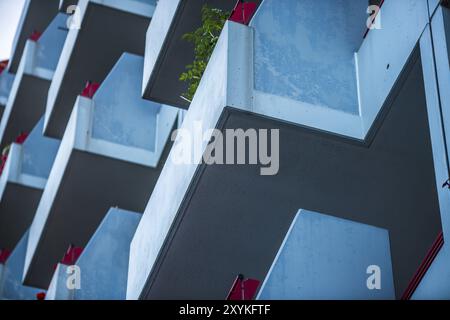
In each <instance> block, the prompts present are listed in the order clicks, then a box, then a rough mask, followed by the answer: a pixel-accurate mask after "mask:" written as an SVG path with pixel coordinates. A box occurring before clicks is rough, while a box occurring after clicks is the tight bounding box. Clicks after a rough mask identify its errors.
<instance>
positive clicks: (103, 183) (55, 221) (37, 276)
mask: <svg viewBox="0 0 450 320" xmlns="http://www.w3.org/2000/svg"><path fill="white" fill-rule="evenodd" d="M142 67H143V58H142V57H139V56H136V55H132V54H124V55H123V56H122V57H121V58H120V60H119V61H118V62H117V65H116V66H115V67H114V68H113V70H112V71H111V73H110V75H109V76H108V77H107V78H106V80H105V81H104V83H103V84H102V86H101V87H100V88H99V89H98V91H97V92H96V94H95V95H94V97H93V98H92V99H89V98H86V97H81V96H80V97H79V98H78V100H77V101H76V104H75V107H74V110H73V112H72V115H71V117H70V121H69V124H68V127H67V129H66V133H65V134H64V138H63V140H62V143H61V147H60V149H59V151H58V154H57V157H56V160H55V164H54V166H53V168H52V171H51V173H50V177H49V182H48V184H47V186H46V188H45V190H44V193H43V196H42V199H41V201H40V203H39V206H38V209H37V211H36V215H35V217H34V221H33V223H32V226H31V230H30V238H29V243H28V252H27V259H26V264H25V274H24V279H25V281H26V282H27V283H34V285H35V286H38V287H41V288H46V287H48V284H49V282H50V278H51V274H52V270H51V266H52V265H53V264H54V263H55V262H56V261H57V260H58V258H59V257H60V256H61V255H62V254H63V252H64V250H66V249H67V247H69V245H70V244H74V245H76V246H79V247H84V246H85V245H86V244H87V242H88V240H89V239H90V238H91V236H92V234H93V233H94V232H95V230H96V229H97V227H98V225H99V224H100V222H101V221H102V219H103V217H104V215H105V213H106V212H107V210H108V209H109V208H110V207H111V206H118V207H120V208H124V209H126V210H131V211H135V212H143V210H144V208H145V204H146V203H147V202H148V199H149V197H150V194H151V192H152V189H153V186H154V184H155V183H156V180H157V178H158V177H159V174H160V171H161V168H162V166H163V163H164V161H165V158H166V157H167V153H168V150H169V143H168V141H169V136H170V133H171V131H172V129H173V128H174V126H175V123H176V118H177V113H178V109H176V108H173V107H170V106H165V105H159V104H156V103H152V102H150V101H146V100H143V99H142V98H141V97H140V87H141V81H142ZM42 252H46V254H44V255H43V254H42Z"/></svg>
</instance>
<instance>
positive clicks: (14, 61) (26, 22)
mask: <svg viewBox="0 0 450 320" xmlns="http://www.w3.org/2000/svg"><path fill="white" fill-rule="evenodd" d="M59 5H60V0H26V1H25V4H24V8H23V11H22V15H21V17H20V20H19V25H18V28H17V32H16V34H15V37H14V41H13V48H12V53H11V61H10V64H9V66H8V71H9V72H11V73H13V74H16V73H17V70H18V69H19V64H20V62H21V59H22V56H23V52H24V50H25V46H26V43H27V39H28V38H29V37H30V36H31V35H32V34H33V33H34V32H36V31H37V32H43V31H44V30H45V29H46V28H47V26H48V25H49V24H50V22H51V21H52V20H53V19H54V17H55V16H56V15H57V13H58V10H59Z"/></svg>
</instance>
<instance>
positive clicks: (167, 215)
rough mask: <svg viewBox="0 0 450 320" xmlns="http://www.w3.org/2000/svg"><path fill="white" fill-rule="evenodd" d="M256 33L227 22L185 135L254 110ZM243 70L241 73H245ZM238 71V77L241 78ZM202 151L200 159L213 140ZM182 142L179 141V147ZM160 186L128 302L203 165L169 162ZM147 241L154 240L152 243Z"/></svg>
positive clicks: (146, 220)
mask: <svg viewBox="0 0 450 320" xmlns="http://www.w3.org/2000/svg"><path fill="white" fill-rule="evenodd" d="M252 37H253V33H252V31H251V29H250V28H248V27H245V26H243V25H239V24H237V23H232V22H228V23H227V24H226V25H225V27H224V29H223V31H222V35H221V37H220V39H219V41H218V43H217V45H216V48H215V50H214V53H213V55H212V57H211V59H210V61H209V64H208V66H207V68H206V71H205V73H204V75H203V78H202V80H201V82H200V85H199V88H198V90H197V93H196V95H195V97H194V100H193V101H192V104H191V107H190V110H189V112H187V114H186V116H185V119H184V121H183V124H182V127H181V129H182V130H183V129H185V130H188V132H195V131H194V130H195V129H194V123H195V122H196V121H200V122H201V123H202V125H203V127H204V128H214V127H215V125H216V123H217V122H218V120H219V117H220V115H221V113H222V111H223V109H224V108H225V107H226V106H232V107H236V108H241V109H245V108H247V107H248V106H250V105H251V93H250V90H249V89H250V88H251V85H252V83H251V79H250V77H248V75H249V70H247V69H246V68H248V67H251V65H252V64H251V63H250V61H251V56H250V55H248V53H249V50H250V43H251V39H252ZM241 68H242V69H241ZM238 70H239V72H238ZM204 138H205V139H204V141H203V145H202V146H199V148H200V150H201V151H202V152H201V153H199V154H198V155H197V156H199V157H200V156H201V155H202V154H203V151H204V149H205V147H206V145H207V142H208V140H209V138H210V137H204ZM176 143H177V140H175V144H176ZM173 152H174V151H173V150H172V151H171V153H170V154H169V158H168V161H167V162H166V165H165V167H164V169H163V171H162V172H161V176H160V178H159V180H158V182H157V183H156V186H155V190H154V192H153V193H152V196H151V198H150V201H149V203H148V204H147V207H146V209H145V213H144V217H143V219H141V222H140V224H139V227H138V229H137V230H136V234H135V236H134V238H133V241H132V243H131V250H130V272H129V274H128V283H127V286H128V289H127V299H132V300H134V299H137V298H138V297H139V296H140V294H141V291H142V289H143V287H144V284H145V282H146V278H147V276H148V275H149V274H150V271H151V269H152V267H153V263H154V262H155V261H156V258H157V256H158V253H159V250H160V249H161V247H162V245H163V242H164V239H165V237H166V235H167V233H168V231H169V229H170V227H171V225H172V222H173V220H174V218H175V215H176V213H177V211H178V208H179V206H180V204H181V202H182V200H183V198H184V196H185V194H186V192H187V189H188V187H189V184H190V182H191V181H192V178H193V176H194V173H195V171H196V168H197V165H196V163H198V162H199V161H200V159H193V161H192V162H193V163H192V164H186V165H176V164H175V163H174V162H172V161H171V160H170V159H171V157H172V156H173ZM157 208H158V209H157ZM146 235H151V238H152V241H148V238H147V236H146Z"/></svg>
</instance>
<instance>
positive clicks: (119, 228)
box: [46, 208, 141, 300]
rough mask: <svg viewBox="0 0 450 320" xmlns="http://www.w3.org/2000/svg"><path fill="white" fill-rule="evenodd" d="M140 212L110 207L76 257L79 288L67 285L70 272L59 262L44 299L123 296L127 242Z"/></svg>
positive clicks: (124, 296)
mask: <svg viewBox="0 0 450 320" xmlns="http://www.w3.org/2000/svg"><path fill="white" fill-rule="evenodd" d="M140 218H141V214H139V213H135V212H129V211H124V210H120V209H116V208H113V209H110V210H109V212H108V213H107V214H106V216H105V218H104V219H103V221H102V223H101V224H100V226H99V227H98V229H97V231H96V232H95V234H94V235H93V236H92V238H91V240H89V243H88V244H87V246H86V248H85V249H84V250H83V253H82V254H81V256H80V257H79V258H78V260H77V262H76V266H77V267H78V268H79V270H80V279H79V281H80V282H79V284H80V288H79V289H68V288H67V285H66V283H67V280H68V279H69V276H71V275H74V273H73V271H72V273H71V272H70V271H71V270H69V273H68V272H67V266H64V265H61V264H59V266H58V268H57V270H56V272H55V274H54V276H53V279H52V282H51V284H50V287H49V290H48V292H47V297H46V299H47V300H125V298H126V289H127V275H128V258H129V252H130V242H131V239H132V238H133V235H134V232H135V231H136V228H137V225H138V223H139V220H140Z"/></svg>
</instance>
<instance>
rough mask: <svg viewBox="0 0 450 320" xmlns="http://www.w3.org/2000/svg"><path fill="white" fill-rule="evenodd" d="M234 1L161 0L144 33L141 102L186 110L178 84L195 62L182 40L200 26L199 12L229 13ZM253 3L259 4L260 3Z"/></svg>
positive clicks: (181, 86) (183, 88)
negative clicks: (213, 9)
mask: <svg viewBox="0 0 450 320" xmlns="http://www.w3.org/2000/svg"><path fill="white" fill-rule="evenodd" d="M236 2H237V1H232V0H231V1H220V0H200V1H189V0H160V1H159V2H158V5H157V7H156V10H155V13H154V16H153V18H152V23H151V25H150V27H149V28H148V31H147V36H146V39H147V40H146V50H145V65H144V82H143V87H142V93H143V95H144V98H146V99H149V100H153V101H158V102H160V103H167V104H169V105H173V106H177V107H180V108H185V109H187V108H188V107H189V103H188V102H186V101H185V100H184V99H182V98H180V96H181V95H182V94H183V93H184V92H186V90H187V85H186V83H184V82H181V81H179V78H180V75H181V73H182V72H184V71H185V68H186V65H188V64H190V63H192V61H193V59H194V53H193V46H192V44H191V43H189V42H187V41H185V40H183V39H182V36H183V35H184V34H186V33H188V32H192V31H194V30H195V29H197V28H198V27H199V26H200V25H201V8H202V7H203V5H205V4H207V5H208V6H210V7H212V8H218V9H222V10H224V11H228V12H231V11H232V10H233V8H234V6H235V5H236ZM253 2H256V3H258V4H259V3H260V2H261V0H255V1H253Z"/></svg>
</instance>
